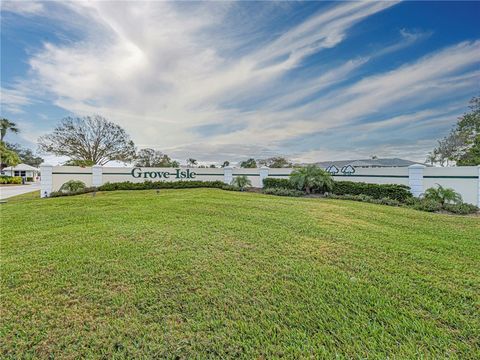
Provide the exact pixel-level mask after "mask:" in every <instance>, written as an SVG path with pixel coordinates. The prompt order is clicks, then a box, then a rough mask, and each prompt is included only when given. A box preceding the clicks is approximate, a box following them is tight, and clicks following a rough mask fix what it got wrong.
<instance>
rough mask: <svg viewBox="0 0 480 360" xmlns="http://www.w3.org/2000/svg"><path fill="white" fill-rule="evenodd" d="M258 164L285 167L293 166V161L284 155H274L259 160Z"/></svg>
mask: <svg viewBox="0 0 480 360" xmlns="http://www.w3.org/2000/svg"><path fill="white" fill-rule="evenodd" d="M257 162H258V165H260V166H267V167H269V168H285V167H291V166H292V163H291V162H290V161H289V160H288V159H286V158H284V157H283V156H274V157H271V158H267V159H262V160H258V161H257Z"/></svg>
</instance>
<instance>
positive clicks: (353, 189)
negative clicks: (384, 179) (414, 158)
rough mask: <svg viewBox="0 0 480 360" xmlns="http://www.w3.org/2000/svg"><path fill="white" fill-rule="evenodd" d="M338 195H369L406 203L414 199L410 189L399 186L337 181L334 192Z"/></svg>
mask: <svg viewBox="0 0 480 360" xmlns="http://www.w3.org/2000/svg"><path fill="white" fill-rule="evenodd" d="M332 193H333V194H336V195H367V196H370V197H372V198H374V199H384V198H389V199H394V200H397V201H400V202H405V201H407V199H409V198H411V197H412V193H411V192H410V188H409V187H408V186H406V185H397V184H368V183H363V182H353V181H335V183H334V187H333V190H332Z"/></svg>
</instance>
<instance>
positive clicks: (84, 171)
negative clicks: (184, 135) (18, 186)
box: [41, 165, 480, 205]
mask: <svg viewBox="0 0 480 360" xmlns="http://www.w3.org/2000/svg"><path fill="white" fill-rule="evenodd" d="M136 169H137V170H136V173H135V176H138V173H140V172H141V173H142V176H140V177H134V176H133V175H132V170H134V168H126V167H101V166H93V167H79V166H51V165H42V166H41V174H42V177H41V188H42V191H41V196H42V197H47V196H48V195H49V194H50V192H52V191H58V190H59V189H60V187H61V186H62V184H63V183H65V182H67V181H68V180H81V181H83V182H84V183H85V185H86V186H100V185H102V184H105V183H108V182H110V183H114V182H122V181H130V182H134V183H139V182H144V181H147V180H148V181H178V180H183V181H189V180H199V181H222V182H225V183H227V184H230V183H231V182H232V180H233V178H235V177H236V176H240V175H245V176H247V177H248V178H249V180H250V181H251V182H252V186H254V187H262V186H263V184H262V180H263V179H264V178H266V177H273V178H279V179H288V176H289V175H290V173H291V172H292V171H293V170H294V169H292V168H281V169H278V168H277V169H275V168H274V169H270V168H265V167H263V168H254V169H245V168H231V167H225V168H216V169H211V168H206V169H204V168H188V169H186V168H180V169H178V168H136ZM187 170H188V171H189V173H190V174H191V173H194V175H193V177H191V178H188V179H187V178H180V179H179V178H176V175H177V174H178V171H181V172H182V171H183V172H185V171H187ZM158 172H161V173H164V174H166V176H168V178H164V177H163V176H164V174H162V175H161V176H162V177H161V178H158V176H159V175H157V174H155V173H158ZM145 173H149V174H147V177H145V176H144V174H145ZM334 179H335V180H337V181H354V182H366V183H373V184H402V185H407V186H409V187H410V189H411V191H412V193H413V195H415V196H419V195H420V194H422V193H423V192H424V191H425V190H426V189H428V188H430V187H434V186H436V184H440V185H442V186H444V187H449V188H453V189H454V190H455V191H457V192H458V193H460V195H462V198H463V201H465V202H467V203H470V204H475V205H480V180H479V179H480V166H459V167H445V168H437V167H425V166H423V165H412V166H410V167H408V168H405V167H391V168H356V169H355V173H354V174H352V175H340V174H337V175H334Z"/></svg>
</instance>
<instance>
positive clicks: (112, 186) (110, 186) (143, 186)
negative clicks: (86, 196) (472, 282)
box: [98, 181, 225, 191]
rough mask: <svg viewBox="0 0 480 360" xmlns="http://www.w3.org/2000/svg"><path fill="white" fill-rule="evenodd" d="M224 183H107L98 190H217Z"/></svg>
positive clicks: (221, 187) (223, 185)
mask: <svg viewBox="0 0 480 360" xmlns="http://www.w3.org/2000/svg"><path fill="white" fill-rule="evenodd" d="M224 187H225V183H223V182H222V181H168V182H167V181H145V182H141V183H133V182H130V181H124V182H118V183H106V184H104V185H102V186H100V187H99V188H98V190H99V191H115V190H149V189H190V188H217V189H223V188H224Z"/></svg>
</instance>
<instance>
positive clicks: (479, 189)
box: [477, 165, 480, 207]
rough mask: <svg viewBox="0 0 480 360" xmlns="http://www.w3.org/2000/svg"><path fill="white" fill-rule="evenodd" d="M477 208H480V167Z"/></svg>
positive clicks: (479, 171) (479, 169) (479, 168)
mask: <svg viewBox="0 0 480 360" xmlns="http://www.w3.org/2000/svg"><path fill="white" fill-rule="evenodd" d="M477 206H478V207H480V165H479V166H478V199H477Z"/></svg>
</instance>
